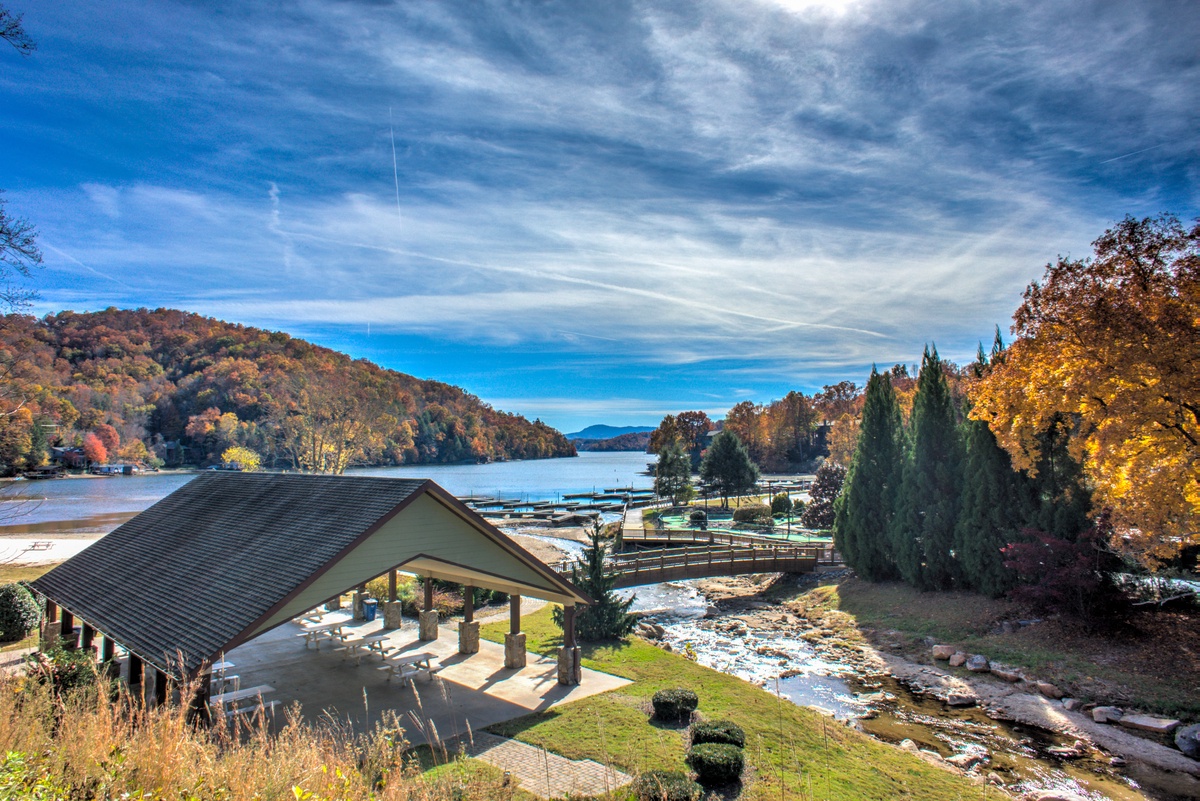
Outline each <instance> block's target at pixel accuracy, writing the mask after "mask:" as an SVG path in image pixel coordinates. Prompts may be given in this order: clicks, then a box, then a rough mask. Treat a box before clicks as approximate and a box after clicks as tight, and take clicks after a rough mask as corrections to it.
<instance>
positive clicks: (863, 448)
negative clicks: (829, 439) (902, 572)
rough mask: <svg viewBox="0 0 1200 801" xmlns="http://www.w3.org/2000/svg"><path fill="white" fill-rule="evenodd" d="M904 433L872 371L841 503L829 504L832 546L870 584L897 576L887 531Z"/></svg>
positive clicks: (885, 383)
mask: <svg viewBox="0 0 1200 801" xmlns="http://www.w3.org/2000/svg"><path fill="white" fill-rule="evenodd" d="M902 456H903V431H902V423H901V419H900V406H899V404H897V402H896V393H895V392H894V391H893V389H892V382H891V379H890V378H888V376H887V374H886V373H885V374H883V375H880V374H879V372H878V371H876V370H875V368H871V378H870V380H869V381H868V382H867V389H866V397H865V398H864V401H863V415H862V423H861V425H860V426H859V430H858V444H857V445H856V446H855V449H854V455H853V457H851V459H850V469H849V470H848V471H847V473H846V481H845V484H844V486H843V488H842V494H841V497H839V498H838V500H837V502H836V503H835V504H834V528H833V532H834V544H835V545H836V546H837V549H838V550H839V551H840V552H841V554H842V557H843V558H844V559H845V560H846V563H847V564H848V565H850V566H851V567H853V568H854V569H855V570H856V571H857V572H858V574H859V575H860V576H862V577H863V578H866V579H868V580H870V581H882V580H885V579H889V578H892V577H894V576H895V575H896V566H895V562H894V560H893V558H892V554H891V544H890V542H889V540H888V531H889V530H890V527H891V522H892V515H893V511H894V509H895V505H896V493H897V491H898V490H899V485H900V476H901V473H900V464H901V458H902Z"/></svg>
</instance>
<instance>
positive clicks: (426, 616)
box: [417, 576, 438, 642]
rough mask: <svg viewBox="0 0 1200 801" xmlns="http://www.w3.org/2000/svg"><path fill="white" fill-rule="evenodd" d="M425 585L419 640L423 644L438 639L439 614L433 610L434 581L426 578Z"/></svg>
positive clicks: (419, 624) (418, 633)
mask: <svg viewBox="0 0 1200 801" xmlns="http://www.w3.org/2000/svg"><path fill="white" fill-rule="evenodd" d="M424 583H425V605H424V608H422V609H421V617H420V621H419V623H418V628H419V631H418V632H417V639H418V640H421V641H422V642H432V641H434V640H436V639H437V638H438V613H437V610H436V609H434V608H433V579H431V578H429V577H428V576H426V577H425V579H424Z"/></svg>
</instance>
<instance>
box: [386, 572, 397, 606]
mask: <svg viewBox="0 0 1200 801" xmlns="http://www.w3.org/2000/svg"><path fill="white" fill-rule="evenodd" d="M388 600H389V601H392V602H393V603H394V602H395V601H396V571H395V570H392V572H390V573H388Z"/></svg>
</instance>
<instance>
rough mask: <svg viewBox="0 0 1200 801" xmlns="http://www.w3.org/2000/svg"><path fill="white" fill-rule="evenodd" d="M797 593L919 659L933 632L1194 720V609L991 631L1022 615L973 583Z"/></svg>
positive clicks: (1083, 687)
mask: <svg viewBox="0 0 1200 801" xmlns="http://www.w3.org/2000/svg"><path fill="white" fill-rule="evenodd" d="M793 602H794V603H795V604H798V605H800V606H801V607H803V608H806V609H807V610H808V614H809V617H810V618H812V617H814V616H815V615H817V614H820V613H821V612H822V611H826V612H834V611H836V612H841V613H845V614H844V615H830V616H829V619H828V622H830V623H833V624H834V625H835V626H837V627H839V628H843V629H844V628H846V627H851V628H855V629H861V630H863V631H864V632H865V633H866V635H867V636H868V638H869V639H871V640H873V641H874V642H875V643H876V644H879V645H882V646H883V647H884V648H885V650H892V651H897V650H898V651H902V652H905V653H907V654H908V655H910V656H912V657H914V658H916V659H919V660H921V661H929V648H928V646H927V645H925V644H924V642H922V640H923V638H925V637H932V638H933V639H935V640H937V641H938V642H940V643H946V644H951V645H957V646H958V647H960V648H961V649H962V650H964V651H968V652H971V653H979V654H983V655H985V656H987V657H988V658H989V659H995V660H998V661H1000V662H1005V663H1007V664H1009V665H1013V666H1016V667H1020V668H1024V669H1026V670H1028V671H1030V672H1031V673H1032V674H1033V675H1035V676H1037V677H1039V678H1045V679H1047V680H1050V681H1053V682H1055V683H1057V684H1059V686H1060V687H1062V688H1063V689H1064V690H1068V689H1069V690H1070V692H1071V693H1072V694H1073V695H1075V696H1076V697H1079V698H1083V699H1084V700H1087V701H1106V702H1116V703H1118V704H1121V705H1128V706H1132V707H1137V708H1140V709H1145V710H1148V711H1154V712H1159V713H1162V714H1168V715H1176V716H1180V717H1181V718H1183V719H1185V720H1200V619H1197V617H1196V616H1194V615H1191V616H1189V615H1185V614H1179V613H1164V612H1159V611H1153V612H1145V613H1142V614H1140V615H1138V616H1137V617H1135V618H1133V619H1132V620H1131V621H1130V622H1129V623H1128V625H1124V626H1121V627H1120V628H1118V629H1115V630H1113V631H1109V632H1103V633H1094V632H1092V633H1089V632H1086V631H1083V630H1082V629H1081V628H1079V627H1078V626H1075V625H1073V624H1071V622H1070V621H1065V620H1046V621H1044V622H1042V623H1039V624H1037V625H1034V626H1030V627H1027V628H1023V629H1020V630H1019V631H1015V632H1012V633H1010V634H1001V633H995V634H994V633H992V630H993V629H994V628H995V625H996V622H997V621H999V620H1013V619H1016V618H1019V617H1023V615H1021V614H1020V610H1019V609H1018V608H1017V607H1016V606H1014V605H1013V604H1012V603H1011V602H1009V601H1006V600H995V599H991V598H986V597H984V596H981V595H975V594H971V593H939V592H927V593H923V592H919V591H917V590H914V589H912V588H911V587H908V586H906V585H903V584H899V583H886V584H871V583H869V582H865V581H860V580H857V579H850V580H846V581H842V582H841V583H840V584H839V585H836V586H834V585H830V586H824V587H818V588H816V589H814V590H810V591H808V592H806V593H803V594H802V595H799V596H797V597H796V598H795V599H794V601H793ZM943 667H944V665H943Z"/></svg>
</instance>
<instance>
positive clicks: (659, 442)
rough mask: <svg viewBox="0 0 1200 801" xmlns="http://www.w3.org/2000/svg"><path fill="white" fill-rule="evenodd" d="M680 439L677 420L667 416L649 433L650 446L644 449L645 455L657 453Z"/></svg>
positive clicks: (669, 415) (673, 416)
mask: <svg viewBox="0 0 1200 801" xmlns="http://www.w3.org/2000/svg"><path fill="white" fill-rule="evenodd" d="M681 438H682V434H681V432H680V430H679V420H678V418H676V417H675V415H673V414H668V415H667V416H665V417H664V418H663V419H662V422H661V423H659V424H658V428H656V429H654V431H652V432H651V433H650V444H649V445H648V446H647V447H646V453H658V452H660V451H662V450H663V449H664V448H666V447H667V446H668V445H670V444H671V443H672V442H679V441H680V439H681Z"/></svg>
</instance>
